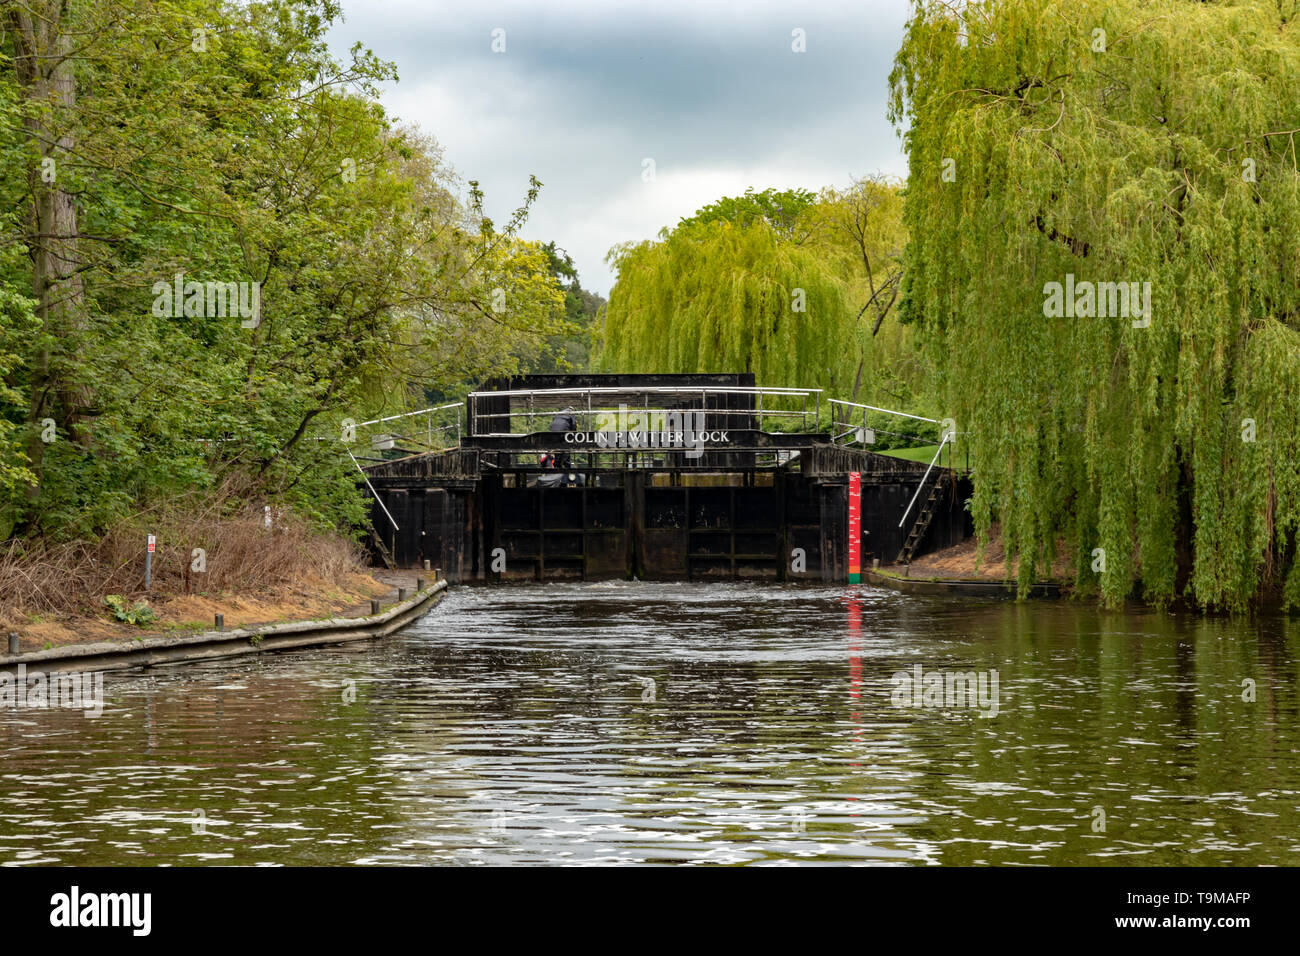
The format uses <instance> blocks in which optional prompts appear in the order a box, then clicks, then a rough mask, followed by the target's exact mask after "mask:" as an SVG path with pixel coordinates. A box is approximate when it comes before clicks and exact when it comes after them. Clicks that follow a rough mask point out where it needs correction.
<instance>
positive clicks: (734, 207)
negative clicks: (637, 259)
mask: <svg viewBox="0 0 1300 956" xmlns="http://www.w3.org/2000/svg"><path fill="white" fill-rule="evenodd" d="M816 200H817V197H816V195H814V194H813V193H811V192H809V191H808V190H806V189H784V190H780V191H778V190H776V189H772V188H769V189H764V190H763V191H762V192H761V193H756V192H754V188H753V187H752V186H751V187H750V188H749V189H746V190H745V194H744V195H743V196H724V197H723V198H721V199H719V200H718V201H717V202H712V203H709V204H708V205H707V206H703V207H701V208H700V209H698V210H696V211H695V214H694V215H692V216H686V217H684V218H683V219H682V220H681V221H680V222H678V224H677V228H679V229H680V228H682V227H683V226H685V227H690V226H693V225H700V224H703V223H707V222H730V223H734V224H736V225H739V226H752V225H754V224H755V223H759V222H764V223H767V225H768V226H770V227H771V228H772V229H773V230H774V231H775V232H776V233H777V235H779V236H780V237H781V238H782V239H795V240H797V239H800V238H802V237H803V235H804V228H805V224H804V222H803V219H804V216H805V214H806V213H807V212H808V210H809V209H811V208H812V206H813V203H814V202H816ZM667 235H668V231H667V230H664V231H662V232H661V233H660V238H666V237H667Z"/></svg>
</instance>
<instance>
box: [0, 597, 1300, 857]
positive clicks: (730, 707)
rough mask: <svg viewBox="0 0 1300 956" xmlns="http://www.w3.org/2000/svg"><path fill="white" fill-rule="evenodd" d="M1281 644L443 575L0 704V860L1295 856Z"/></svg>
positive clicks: (936, 602) (1120, 627)
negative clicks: (375, 610)
mask: <svg viewBox="0 0 1300 956" xmlns="http://www.w3.org/2000/svg"><path fill="white" fill-rule="evenodd" d="M1298 657H1300V621H1288V620H1287V619H1286V618H1284V617H1261V618H1257V619H1255V620H1253V621H1228V620H1222V619H1209V620H1207V619H1202V618H1198V617H1191V616H1188V617H1162V616H1160V615H1156V614H1149V613H1124V614H1118V613H1116V614H1109V613H1102V612H1099V611H1096V610H1092V609H1089V608H1083V607H1077V606H1073V605H1068V604H1054V603H1031V604H1021V605H1016V604H1012V603H1007V602H991V601H990V602H972V601H960V600H953V599H927V598H917V597H913V596H904V595H900V594H896V593H894V592H891V591H881V590H877V589H874V588H870V587H865V586H864V587H857V586H852V587H834V588H820V587H818V588H811V587H805V586H794V585H791V586H782V585H766V584H764V585H759V584H744V583H719V584H701V583H692V584H647V583H636V582H617V583H603V584H548V585H518V586H499V587H491V588H489V587H463V588H457V589H454V590H453V591H452V592H451V593H450V594H449V595H448V597H447V598H446V600H445V601H444V602H443V603H442V604H441V605H440V606H439V607H437V608H436V609H434V610H433V611H432V612H431V613H429V614H428V615H427V616H425V617H424V618H423V619H422V620H420V621H419V622H418V623H417V624H415V625H413V626H412V627H410V628H408V629H407V630H405V631H403V632H401V633H400V634H397V635H394V636H392V637H390V638H388V639H386V640H385V641H382V642H373V643H368V644H364V645H352V646H347V647H341V648H331V649H319V650H307V651H298V652H291V653H283V654H274V655H272V654H268V655H259V656H255V657H249V658H246V659H234V660H226V661H215V662H209V663H202V664H190V665H175V666H167V667H163V668H157V669H154V670H152V671H148V672H123V673H109V674H107V675H105V677H104V692H105V698H106V699H105V703H104V710H103V713H102V715H101V716H99V717H97V718H92V717H87V716H85V715H84V714H83V713H82V712H80V711H76V710H71V709H47V710H35V709H17V708H11V709H0V864H3V865H23V864H74V865H105V864H137V865H192V864H204V863H213V864H241V865H272V864H347V863H356V864H436V863H459V864H556V863H573V864H592V863H694V864H741V863H752V864H801V863H867V864H885V865H900V864H938V863H942V864H982V863H990V864H1011V865H1042V864H1057V865H1060V864H1108V863H1111V864H1149V865H1168V864H1199V865H1210V864H1240V865H1248V864H1292V865H1294V864H1297V863H1300V828H1298V827H1297V822H1298V821H1300V812H1298V811H1300V716H1298V713H1297V707H1298V700H1297V658H1298ZM918 665H919V667H920V671H919V672H918V670H917V668H918ZM994 672H996V674H995V673H994ZM918 674H919V676H920V677H921V684H920V690H921V691H924V693H921V692H918V693H915V694H913V693H912V689H913V688H912V684H913V682H914V681H915V679H916V677H917V676H918ZM936 675H937V676H936ZM965 675H970V677H973V678H974V680H975V682H974V683H972V684H970V685H967V684H966V683H965V681H966V680H967V677H966V676H965ZM995 677H996V683H995V681H994V678H995ZM936 679H937V680H938V681H939V684H938V685H936V684H935V683H934V681H935V680H936ZM981 682H982V683H981ZM968 686H969V689H970V690H971V691H972V693H971V694H970V695H969V697H967V695H965V694H964V693H959V692H962V691H965V690H966V689H967V688H968ZM980 691H983V696H982V697H981V696H980V693H979V692H980ZM995 692H996V693H995ZM963 698H966V699H963Z"/></svg>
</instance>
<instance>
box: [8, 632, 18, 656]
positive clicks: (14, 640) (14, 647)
mask: <svg viewBox="0 0 1300 956" xmlns="http://www.w3.org/2000/svg"><path fill="white" fill-rule="evenodd" d="M9 653H10V654H11V655H12V654H17V653H18V632H17V631H10V632H9Z"/></svg>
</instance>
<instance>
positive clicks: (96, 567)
mask: <svg viewBox="0 0 1300 956" xmlns="http://www.w3.org/2000/svg"><path fill="white" fill-rule="evenodd" d="M149 533H153V534H155V535H156V536H157V548H156V551H155V553H154V556H153V570H152V584H151V588H150V591H149V592H148V593H147V594H146V593H145V592H144V569H145V541H146V535H147V534H149ZM196 548H199V549H203V552H204V555H203V558H204V563H205V565H206V570H205V571H202V572H200V571H198V570H195V567H196V558H197V557H198V556H197V555H196V554H195V549H196ZM386 590H387V587H386V586H385V585H382V584H380V583H379V582H377V581H376V580H375V579H374V578H372V577H371V576H370V575H369V574H367V573H366V569H365V567H364V565H363V562H362V552H361V549H360V548H359V547H358V546H357V545H355V544H354V543H352V542H350V541H348V540H346V539H344V538H341V537H337V536H334V535H327V534H321V533H319V532H317V531H314V530H313V529H311V528H310V527H309V526H308V525H307V524H306V523H305V522H301V521H299V520H297V519H295V518H294V517H293V516H292V515H288V514H278V515H276V516H275V517H274V520H273V522H272V526H271V528H269V529H268V528H267V527H266V522H265V518H264V516H263V515H262V514H258V513H256V512H251V511H243V512H241V513H237V514H234V515H221V514H219V513H218V511H217V509H216V508H215V507H213V508H210V509H206V510H202V511H198V510H193V509H181V508H177V509H172V510H169V511H166V512H161V513H160V512H158V511H155V512H154V513H152V514H150V515H147V516H139V517H137V518H135V519H132V520H131V521H128V522H124V523H123V524H122V525H120V526H118V527H115V528H113V529H112V530H111V531H110V532H109V533H108V534H105V535H104V536H103V537H102V538H100V539H99V540H97V541H94V542H84V541H74V542H68V543H64V544H54V545H51V544H46V543H43V542H30V541H21V540H14V541H10V542H8V543H7V544H5V545H4V546H3V547H2V548H0V626H7V627H17V628H19V629H20V631H21V632H22V635H23V645H24V646H25V647H30V646H31V645H32V644H35V645H36V646H42V645H43V644H45V643H52V644H65V643H70V642H73V641H74V639H75V641H76V642H87V641H93V640H105V639H113V638H115V637H121V636H123V632H125V633H126V634H129V635H139V634H140V633H142V632H141V630H140V629H139V628H134V627H126V626H123V625H120V624H118V623H117V622H116V621H113V620H112V619H111V617H110V615H109V614H108V613H107V609H106V608H105V606H104V597H105V596H106V595H109V594H121V595H123V596H125V597H127V598H128V599H129V600H130V602H132V603H133V602H135V601H137V600H141V599H144V598H147V600H148V602H149V605H150V606H151V607H152V608H154V610H155V611H156V612H157V613H158V615H159V621H158V624H159V625H162V626H163V627H164V628H167V627H170V628H172V629H174V628H176V627H189V626H193V627H198V626H200V625H210V624H211V622H212V615H213V614H215V613H222V614H224V615H225V619H226V623H227V624H228V625H229V626H239V625H242V624H251V623H264V622H268V621H275V620H283V619H286V618H294V617H300V618H310V617H317V616H326V615H328V614H330V613H333V612H336V611H338V610H341V609H343V608H346V607H349V606H351V605H354V604H357V603H360V602H361V601H362V600H364V599H365V598H367V597H370V596H375V595H377V594H379V593H383V592H384V591H386ZM152 629H153V628H151V630H152Z"/></svg>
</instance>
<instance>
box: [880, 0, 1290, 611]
mask: <svg viewBox="0 0 1300 956" xmlns="http://www.w3.org/2000/svg"><path fill="white" fill-rule="evenodd" d="M1297 17H1300V4H1297V3H1296V2H1294V0H1282V2H1278V0H1236V2H1224V3H1213V4H1203V3H1193V2H1188V0H1154V2H1136V0H1078V2H1074V3H1070V4H1068V5H1063V4H1060V3H1058V2H1055V0H982V2H973V3H968V4H965V5H963V6H961V7H954V6H953V5H951V4H948V3H937V2H935V3H931V2H918V3H917V4H916V6H915V10H914V15H913V18H912V20H911V21H910V22H909V24H908V27H907V31H906V36H905V39H904V43H903V46H902V48H901V50H900V52H899V54H898V57H897V61H896V64H895V68H894V72H893V75H892V88H893V100H892V115H893V118H894V119H895V121H896V122H897V123H898V124H900V126H903V127H905V131H904V134H903V136H904V142H905V144H906V148H907V152H908V157H909V163H910V170H911V172H910V177H909V182H908V191H907V205H906V225H907V229H908V235H909V243H908V246H907V250H906V253H905V263H906V270H907V271H906V279H905V286H904V303H903V313H904V316H905V317H906V318H907V319H909V320H910V321H914V322H915V323H916V324H917V325H918V326H919V327H920V329H921V330H922V332H923V338H924V342H925V346H926V349H927V351H928V353H929V355H930V356H931V359H932V361H933V362H934V365H935V367H936V368H937V369H939V370H940V371H941V373H942V376H941V380H940V388H941V389H942V398H943V400H944V403H945V404H946V406H947V407H948V408H949V409H950V414H952V415H953V417H954V418H955V419H956V421H957V423H958V429H959V431H960V432H961V433H962V438H963V440H964V441H968V442H969V445H970V449H971V457H972V460H973V461H976V462H978V463H979V464H978V475H977V481H976V494H975V498H974V501H973V505H972V511H973V514H974V516H975V520H976V524H977V527H978V528H979V529H980V531H981V533H983V532H984V531H986V530H987V528H988V527H989V525H990V522H991V521H993V520H994V519H995V518H996V519H1000V520H1001V527H1002V531H1003V535H1004V541H1005V544H1006V553H1007V557H1008V561H1009V562H1010V561H1011V560H1012V559H1013V557H1015V556H1017V555H1018V556H1019V558H1020V571H1021V582H1022V584H1024V583H1026V582H1029V581H1032V580H1033V578H1034V576H1035V574H1036V573H1037V571H1038V570H1041V569H1042V568H1044V567H1045V566H1046V565H1047V562H1048V561H1050V559H1051V555H1052V551H1053V548H1054V543H1055V541H1056V539H1057V537H1058V536H1065V537H1066V538H1067V539H1068V540H1069V541H1070V542H1071V543H1072V544H1073V546H1074V547H1075V548H1076V549H1077V553H1078V555H1079V570H1078V575H1079V579H1080V581H1081V582H1082V583H1085V584H1088V583H1094V582H1095V583H1097V584H1099V585H1100V590H1101V594H1102V596H1103V599H1104V600H1105V601H1106V602H1107V603H1110V604H1116V603H1118V602H1120V601H1121V600H1123V599H1124V598H1125V596H1127V595H1128V594H1130V593H1131V592H1132V591H1133V590H1134V587H1135V585H1137V584H1140V588H1141V593H1142V594H1143V595H1144V596H1145V597H1146V598H1147V599H1148V600H1150V601H1152V602H1154V603H1156V604H1165V603H1167V602H1169V601H1171V600H1173V599H1175V598H1176V597H1178V596H1179V595H1180V594H1181V595H1185V596H1186V597H1188V598H1190V599H1192V600H1193V601H1195V602H1197V603H1199V604H1201V605H1214V606H1226V607H1230V608H1237V607H1241V606H1242V605H1243V604H1244V603H1245V602H1246V601H1247V600H1249V599H1250V598H1251V597H1252V596H1253V595H1255V594H1257V593H1258V592H1259V590H1260V589H1261V588H1271V587H1277V586H1279V585H1280V584H1281V581H1282V577H1283V575H1284V574H1285V573H1286V569H1287V567H1288V565H1290V566H1294V555H1295V549H1296V531H1297V524H1298V523H1300V374H1297V373H1298V372H1300V287H1298V286H1297V281H1296V280H1297V271H1296V263H1297V261H1300V245H1298V244H1297V237H1300V173H1298V172H1297V164H1296V152H1295V150H1296V145H1295V136H1296V135H1297V126H1300V124H1297V122H1296V114H1295V104H1296V103H1297V102H1300V34H1298V33H1297V29H1300V26H1298V24H1300V20H1298V19H1297ZM1071 274H1072V275H1073V276H1074V277H1075V278H1076V279H1077V280H1079V281H1089V282H1104V281H1113V282H1138V283H1142V282H1149V283H1151V290H1152V292H1151V304H1152V314H1151V318H1150V323H1149V325H1148V326H1147V327H1137V328H1135V327H1133V322H1132V321H1131V319H1129V318H1122V317H1120V318H1076V319H1069V318H1057V317H1050V316H1049V315H1048V314H1047V313H1046V312H1045V308H1044V303H1045V299H1046V297H1047V294H1048V291H1049V290H1048V288H1047V283H1051V282H1059V283H1064V282H1065V281H1066V278H1067V275H1071ZM1252 424H1253V431H1252V430H1251V426H1252ZM1252 437H1253V438H1254V440H1253V441H1252V440H1250V438H1252ZM1097 548H1101V549H1103V550H1104V554H1105V570H1104V571H1102V572H1101V573H1100V575H1099V576H1098V575H1095V574H1094V573H1093V571H1092V564H1093V557H1092V555H1093V554H1094V549H1097ZM1296 580H1297V578H1296V577H1295V572H1294V570H1293V571H1292V572H1291V577H1290V585H1289V587H1288V588H1287V593H1288V594H1290V595H1292V596H1294V595H1295V594H1296V593H1297V590H1296V589H1297V585H1296V583H1295V582H1296Z"/></svg>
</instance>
